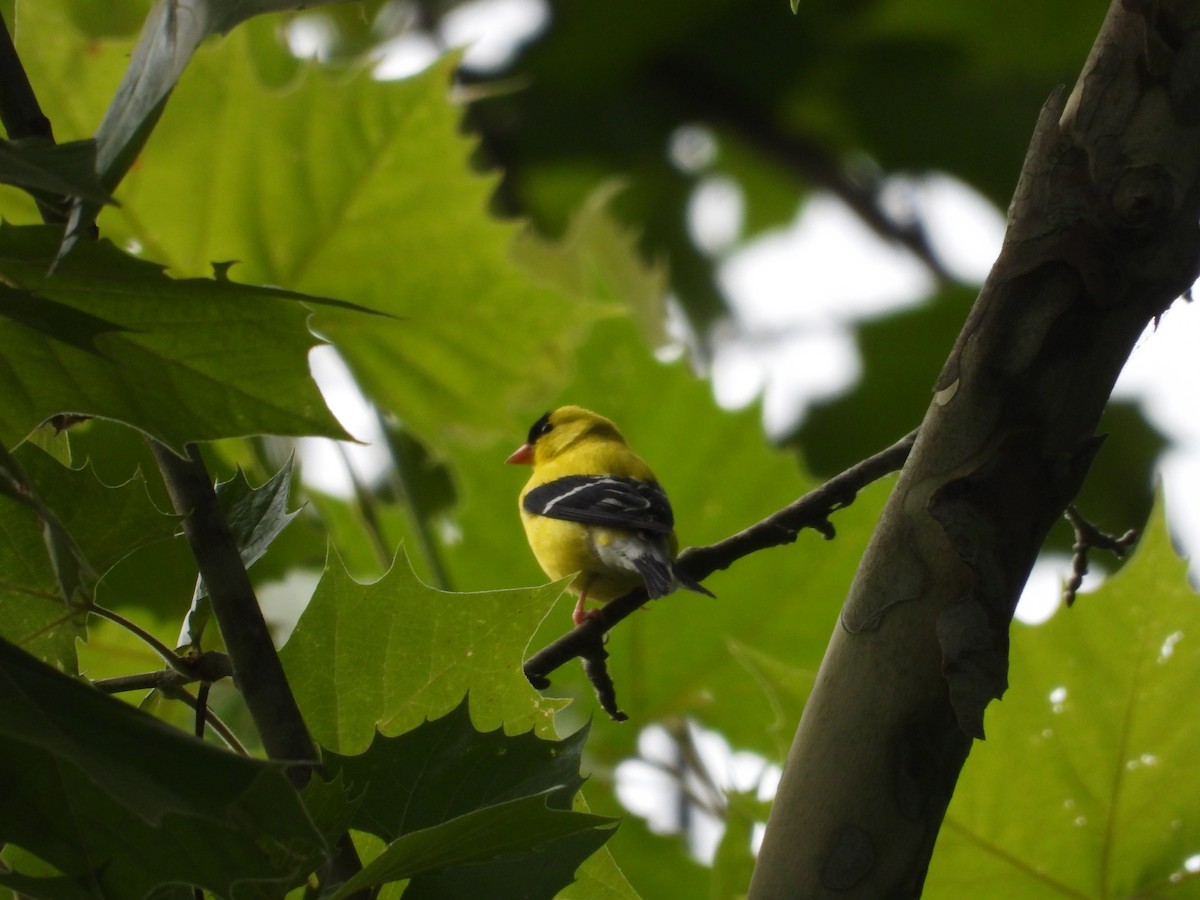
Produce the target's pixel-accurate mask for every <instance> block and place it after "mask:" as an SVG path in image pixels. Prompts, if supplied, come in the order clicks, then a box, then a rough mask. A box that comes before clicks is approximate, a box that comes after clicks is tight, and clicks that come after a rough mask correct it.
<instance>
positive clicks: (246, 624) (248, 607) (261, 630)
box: [150, 441, 369, 900]
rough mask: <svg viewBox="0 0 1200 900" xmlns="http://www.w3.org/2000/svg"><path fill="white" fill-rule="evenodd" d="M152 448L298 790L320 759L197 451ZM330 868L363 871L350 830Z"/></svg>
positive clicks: (267, 734) (336, 873)
mask: <svg viewBox="0 0 1200 900" xmlns="http://www.w3.org/2000/svg"><path fill="white" fill-rule="evenodd" d="M150 447H151V450H153V452H154V459H155V461H156V462H157V463H158V467H159V471H160V472H161V473H162V477H163V482H164V483H165V484H166V487H167V493H168V494H169V495H170V497H171V504H172V506H174V507H175V511H176V512H177V513H178V514H179V515H180V516H182V517H183V533H184V535H185V536H186V537H187V540H188V544H189V545H190V546H191V548H192V555H193V556H194V557H195V558H196V564H197V565H198V566H199V568H200V575H201V577H202V578H203V579H204V583H205V586H206V587H207V588H208V596H209V600H210V601H211V603H212V610H213V616H214V617H215V618H216V620H217V626H218V627H219V628H220V629H221V637H222V638H224V640H225V648H226V649H227V650H228V651H229V660H230V663H231V664H232V667H233V678H234V681H235V682H236V683H237V685H238V688H239V689H240V690H241V692H242V697H243V698H244V699H245V701H246V707H247V708H248V709H249V710H250V717H251V718H252V719H253V720H254V725H255V727H256V728H257V729H258V733H259V737H261V738H262V742H263V747H264V748H265V749H266V751H267V755H268V756H270V757H271V758H272V759H276V760H280V761H282V762H285V763H287V764H288V765H287V773H288V778H289V779H290V780H291V782H292V784H293V785H295V786H296V788H297V789H299V788H302V787H303V786H304V785H306V784H307V783H308V781H309V779H310V778H311V776H312V772H313V769H314V768H315V767H317V766H318V765H319V764H320V757H319V754H318V751H317V747H316V744H314V743H313V741H312V738H311V737H309V734H308V729H307V728H306V727H305V725H304V717H303V716H302V715H301V713H300V707H299V706H298V705H297V704H296V698H295V695H294V694H292V688H291V685H289V684H288V681H287V677H286V676H285V675H284V672H283V665H282V664H281V663H280V661H279V654H278V653H276V652H275V645H274V644H273V643H272V641H271V633H270V631H268V629H267V623H266V620H264V619H263V614H262V609H261V608H260V607H259V605H258V598H257V597H255V595H254V588H253V586H252V585H251V584H250V576H249V575H248V574H247V572H246V567H245V565H244V564H243V563H242V555H241V552H240V551H239V550H238V546H237V541H236V540H235V539H234V537H233V533H232V532H231V531H230V529H229V524H228V522H226V521H225V514H224V513H223V512H222V510H221V504H220V502H219V501H218V500H217V492H216V489H215V488H214V487H213V482H212V478H211V477H210V476H209V474H208V469H207V467H206V466H205V465H204V459H203V457H201V455H200V450H199V448H198V447H197V446H196V445H195V444H188V445H187V448H186V452H187V457H186V458H184V457H180V456H176V455H175V454H174V453H172V452H171V451H170V450H168V449H167V448H166V447H165V446H163V445H162V444H160V443H158V442H157V441H151V442H150ZM328 868H329V875H330V880H331V882H342V881H345V880H347V879H348V878H350V877H351V876H352V875H354V874H355V873H356V872H358V871H359V870H361V869H362V863H361V862H360V861H359V859H358V854H357V852H356V851H355V849H354V844H353V843H352V841H351V840H350V836H349V833H346V834H343V835H342V836H341V838H340V839H339V840H338V842H337V845H336V846H335V848H334V855H333V859H332V861H331V862H330V864H329V866H328ZM368 894H369V892H366V891H364V892H359V893H356V894H355V895H354V897H355V898H356V900H358V898H365V897H366V896H368Z"/></svg>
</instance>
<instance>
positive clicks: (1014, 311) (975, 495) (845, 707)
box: [749, 0, 1200, 900]
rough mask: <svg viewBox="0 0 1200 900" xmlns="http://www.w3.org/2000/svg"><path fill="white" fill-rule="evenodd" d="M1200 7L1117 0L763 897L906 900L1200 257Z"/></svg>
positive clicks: (848, 655)
mask: <svg viewBox="0 0 1200 900" xmlns="http://www.w3.org/2000/svg"><path fill="white" fill-rule="evenodd" d="M1198 218H1200V3H1196V2H1194V0H1193V2H1174V3H1172V2H1161V3H1154V2H1135V0H1125V2H1121V0H1116V2H1114V3H1113V4H1112V7H1111V9H1110V10H1109V14H1108V17H1107V18H1106V20H1105V22H1104V25H1103V27H1102V29H1101V32H1100V34H1099V36H1098V38H1097V39H1096V43H1095V46H1094V47H1093V49H1092V53H1091V55H1090V56H1089V58H1088V60H1087V63H1086V65H1085V67H1084V70H1083V74H1082V75H1081V76H1080V79H1079V82H1078V83H1077V84H1076V86H1075V88H1074V90H1073V91H1072V92H1071V93H1070V94H1069V95H1065V96H1064V94H1063V93H1062V92H1060V93H1057V94H1055V95H1054V96H1052V97H1051V99H1050V100H1049V102H1048V103H1047V104H1046V107H1045V109H1044V110H1043V113H1042V116H1041V118H1040V120H1039V122H1038V125H1037V129H1036V132H1035V134H1034V137H1033V141H1032V144H1031V146H1030V149H1029V153H1028V155H1027V157H1026V161H1025V166H1024V170H1023V172H1022V174H1021V178H1020V182H1019V184H1018V186H1017V190H1016V194H1015V196H1014V198H1013V202H1012V207H1011V209H1010V211H1009V226H1008V233H1007V235H1006V239H1005V243H1004V248H1003V250H1002V252H1001V254H1000V257H999V259H998V260H997V262H996V265H995V267H994V268H993V270H992V272H991V274H990V276H989V278H988V280H987V283H986V284H985V286H984V288H983V290H982V292H981V293H980V295H979V299H978V301H977V302H976V304H975V307H974V309H973V310H972V312H971V314H970V316H969V318H968V320H967V322H966V324H965V325H964V327H963V330H962V332H961V333H960V335H959V337H958V341H957V343H956V344H955V346H954V349H953V350H952V351H951V353H950V357H949V359H948V361H947V363H946V366H945V369H944V370H943V372H942V375H941V377H940V379H939V381H938V383H937V384H936V385H935V394H934V400H933V403H932V405H931V406H930V408H929V411H928V413H927V415H926V417H925V420H924V423H923V424H922V426H921V430H920V436H919V438H918V440H917V444H916V446H915V447H914V448H913V452H912V455H911V457H910V458H909V461H908V463H907V465H906V466H905V468H904V470H903V472H902V473H901V476H900V480H899V482H898V483H897V486H896V489H895V492H894V494H893V496H892V497H891V499H890V501H889V502H888V505H887V508H886V509H885V510H884V513H883V516H882V518H881V520H880V522H879V526H878V528H877V530H876V532H875V535H874V537H873V538H872V540H871V543H870V545H869V546H868V548H867V551H866V553H865V555H864V557H863V559H862V562H861V564H860V566H859V570H858V573H857V575H856V576H855V579H854V583H853V585H852V587H851V589H850V595H849V597H848V599H847V601H846V605H845V607H844V609H843V612H842V616H841V618H840V620H839V623H838V626H837V628H836V629H835V632H834V634H833V637H832V639H831V641H830V644H829V649H828V652H827V654H826V656H825V659H824V661H823V663H822V665H821V669H820V672H819V674H818V677H817V682H816V686H815V687H814V690H813V693H812V696H811V698H810V699H809V702H808V705H807V706H806V708H805V710H804V714H803V717H802V719H801V722H800V726H799V729H798V730H797V733H796V738H795V742H794V744H793V746H792V749H791V753H790V755H789V758H788V762H787V766H786V768H785V772H784V776H783V781H782V783H781V785H780V788H779V793H778V796H777V798H776V801H775V806H774V809H773V811H772V814H771V818H770V821H769V823H768V826H767V834H766V839H765V841H764V844H763V847H762V851H761V854H760V856H759V859H758V866H757V868H756V871H755V874H754V879H753V882H752V884H751V887H750V895H749V896H750V898H751V900H790V898H816V897H838V898H871V900H877V898H884V897H916V896H919V895H920V893H921V888H922V885H923V882H924V878H925V872H926V870H927V868H928V865H929V859H930V856H931V854H932V852H933V845H934V841H935V839H936V837H937V833H938V829H939V827H940V825H941V822H942V818H943V816H944V815H945V811H946V806H947V804H948V803H949V800H950V796H951V794H952V793H953V791H954V785H955V783H956V781H957V779H958V775H959V772H960V770H961V768H962V766H963V764H964V762H965V761H966V759H967V754H968V752H969V750H970V748H971V743H972V740H973V739H975V738H977V737H982V736H983V731H982V725H983V712H984V708H985V706H986V705H987V703H988V702H990V701H991V700H992V699H993V698H997V697H999V696H1000V695H1001V694H1002V693H1003V692H1004V690H1005V688H1006V686H1007V680H1006V677H1007V669H1008V627H1009V624H1010V622H1011V619H1012V613H1013V609H1014V607H1015V605H1016V601H1017V598H1018V596H1019V594H1020V591H1021V588H1022V586H1023V585H1024V583H1025V579H1026V577H1027V576H1028V573H1029V569H1030V567H1031V566H1032V565H1033V562H1034V559H1035V557H1036V555H1037V552H1038V550H1039V548H1040V547H1041V544H1042V542H1043V540H1044V539H1045V536H1046V533H1047V531H1048V530H1049V528H1050V526H1051V525H1052V523H1053V522H1054V521H1055V520H1056V519H1057V518H1058V516H1059V515H1060V514H1061V513H1062V511H1063V508H1064V506H1065V505H1066V504H1067V503H1068V502H1069V501H1070V500H1071V498H1072V497H1073V496H1074V495H1075V493H1076V491H1077V490H1078V489H1079V485H1080V483H1081V482H1082V480H1083V478H1084V476H1085V475H1086V473H1087V470H1088V467H1089V465H1090V463H1091V460H1092V458H1093V456H1094V455H1095V453H1096V451H1097V449H1098V446H1099V440H1098V439H1097V438H1096V436H1095V431H1096V427H1097V423H1098V421H1099V419H1100V415H1101V413H1102V411H1103V409H1104V406H1105V403H1106V402H1107V400H1108V397H1109V394H1110V392H1111V390H1112V387H1113V383H1114V382H1115V380H1116V377H1117V374H1118V373H1119V372H1120V369H1121V366H1122V365H1123V364H1124V362H1125V360H1126V358H1127V357H1128V355H1129V353H1130V351H1131V350H1132V348H1133V346H1134V343H1135V342H1136V341H1137V339H1138V337H1139V336H1140V335H1141V334H1142V332H1143V330H1144V329H1145V327H1146V326H1147V324H1149V323H1150V322H1151V321H1152V320H1153V319H1154V318H1155V317H1156V316H1158V315H1159V314H1161V313H1162V311H1163V310H1165V309H1166V308H1167V306H1168V305H1169V304H1170V303H1171V302H1172V301H1173V300H1174V299H1175V298H1176V297H1177V296H1178V295H1179V294H1181V293H1182V292H1183V291H1185V290H1187V289H1188V287H1189V286H1190V285H1191V283H1192V281H1193V280H1194V279H1195V277H1196V274H1197V268H1198V259H1200V231H1198V228H1197V220H1198Z"/></svg>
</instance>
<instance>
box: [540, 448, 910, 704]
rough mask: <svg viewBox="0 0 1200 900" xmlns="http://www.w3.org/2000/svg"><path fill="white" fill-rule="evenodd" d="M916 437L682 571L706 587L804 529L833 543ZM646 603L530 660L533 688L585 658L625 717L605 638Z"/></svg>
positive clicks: (623, 608)
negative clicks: (843, 514)
mask: <svg viewBox="0 0 1200 900" xmlns="http://www.w3.org/2000/svg"><path fill="white" fill-rule="evenodd" d="M916 437H917V433H916V432H915V431H913V432H911V433H909V434H907V435H905V436H904V437H903V438H901V439H900V440H899V441H897V442H896V443H895V444H893V445H892V446H890V447H888V448H887V449H886V450H881V451H880V452H878V453H876V454H875V455H873V456H870V457H868V458H867V459H864V460H862V461H861V462H858V463H856V464H854V465H853V466H851V467H850V468H849V469H847V470H846V471H844V472H842V473H841V474H840V475H835V476H834V477H833V478H831V479H829V481H827V482H825V483H824V484H823V485H821V486H820V487H818V488H816V489H815V490H812V491H809V492H808V493H807V494H805V495H804V496H803V497H801V498H800V499H799V500H796V501H795V502H794V503H791V504H790V505H788V506H785V507H784V508H783V509H781V510H779V512H777V513H774V514H773V515H770V516H768V517H767V518H765V519H763V520H762V521H761V522H757V523H755V524H754V525H751V526H750V527H749V528H746V529H744V530H742V531H739V532H738V533H737V534H735V535H732V536H731V537H728V538H725V540H723V541H719V542H718V543H716V544H711V545H710V546H707V547H691V548H689V549H687V550H685V551H684V552H683V553H681V554H680V556H679V561H678V563H677V566H678V568H680V569H682V570H683V571H684V572H685V573H686V574H688V575H690V576H691V577H692V578H694V579H696V580H697V581H703V580H704V579H705V578H707V577H708V576H709V575H711V574H712V573H713V572H716V571H718V570H720V569H727V568H729V566H731V565H733V563H735V562H736V561H737V560H739V559H741V558H742V557H744V556H749V555H750V554H751V553H756V552H758V551H759V550H765V549H767V548H768V547H778V546H780V545H782V544H789V543H791V542H792V541H794V540H796V536H797V535H798V534H799V533H800V531H801V530H802V529H804V528H812V529H814V530H815V531H819V532H820V533H821V534H822V535H824V536H825V538H826V539H829V538H832V537H833V536H834V531H833V525H832V524H831V523H830V521H829V516H830V515H832V514H833V513H834V512H836V511H837V510H839V509H843V508H845V507H847V506H849V505H850V504H851V503H853V502H854V498H855V497H857V496H858V492H859V491H860V490H862V489H863V488H864V487H866V486H867V485H869V484H871V483H872V482H875V481H878V480H879V479H880V478H882V477H883V476H884V475H887V474H888V473H889V472H895V471H896V470H898V469H900V468H901V467H902V466H903V465H904V462H905V460H907V459H908V454H909V452H910V451H911V450H912V446H913V441H915V440H916ZM648 599H649V598H648V596H647V594H646V591H645V589H644V588H637V589H635V590H633V591H630V592H629V593H628V594H626V595H625V596H623V597H618V598H617V599H616V600H613V601H612V602H611V603H609V604H608V605H607V606H605V607H604V610H603V615H602V616H593V617H589V618H588V619H585V620H584V622H583V624H582V625H579V626H577V627H576V628H574V629H573V630H572V631H569V632H567V633H566V634H565V635H563V636H562V637H560V638H559V639H558V640H556V641H554V642H552V643H550V644H548V645H547V646H545V647H543V648H542V649H541V650H539V651H538V652H537V653H535V654H533V655H532V656H531V657H529V659H527V660H526V661H525V666H524V671H525V677H526V678H528V679H529V682H530V684H532V685H533V686H534V687H536V688H538V689H539V690H540V689H544V688H546V687H548V686H549V684H550V678H549V676H550V673H551V672H553V671H555V670H556V669H558V668H559V667H560V666H562V665H564V664H565V663H567V662H569V661H570V660H572V659H574V658H575V657H582V658H584V659H585V660H586V665H585V669H586V670H587V672H588V678H589V680H591V681H592V684H593V686H594V687H595V688H596V691H597V694H598V695H599V697H600V700H601V704H602V706H603V708H604V710H605V711H606V712H608V714H609V715H610V716H613V718H620V717H624V713H621V712H620V710H619V708H618V707H617V703H616V697H615V694H614V692H613V687H612V680H611V679H610V678H609V677H608V673H607V671H605V666H604V659H605V657H606V656H607V653H606V652H605V651H604V643H603V641H604V634H605V633H606V632H607V631H608V630H609V629H611V628H612V627H613V626H614V625H616V624H617V623H618V622H620V621H621V620H622V619H624V618H625V617H626V616H628V615H630V614H632V613H633V612H634V611H635V610H637V609H639V608H640V607H641V606H642V605H643V604H645V603H646V602H647V600H648Z"/></svg>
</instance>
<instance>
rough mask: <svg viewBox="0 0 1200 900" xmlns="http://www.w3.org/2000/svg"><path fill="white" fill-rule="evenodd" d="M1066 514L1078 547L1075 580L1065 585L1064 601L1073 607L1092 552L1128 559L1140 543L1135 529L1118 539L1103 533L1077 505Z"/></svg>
mask: <svg viewBox="0 0 1200 900" xmlns="http://www.w3.org/2000/svg"><path fill="white" fill-rule="evenodd" d="M1063 515H1065V516H1066V517H1067V521H1068V522H1070V523H1071V527H1072V528H1073V529H1074V530H1075V545H1074V546H1073V547H1071V551H1072V555H1071V577H1070V578H1069V579H1067V583H1066V584H1064V585H1063V602H1065V603H1066V605H1067V606H1072V605H1073V604H1074V603H1075V598H1076V596H1077V595H1078V593H1079V588H1080V587H1081V586H1082V585H1083V576H1084V575H1086V574H1087V571H1088V553H1089V552H1090V551H1092V550H1107V551H1108V552H1109V553H1111V554H1113V555H1114V556H1116V557H1117V559H1124V558H1125V554H1126V553H1128V552H1129V548H1130V547H1132V546H1133V545H1134V544H1135V543H1136V542H1137V539H1138V533H1137V532H1136V531H1135V530H1133V529H1132V528H1131V529H1129V530H1128V531H1126V532H1125V533H1124V534H1123V535H1121V536H1120V537H1117V536H1116V535H1112V534H1109V533H1108V532H1105V531H1101V530H1100V529H1099V528H1097V527H1096V526H1095V525H1094V524H1092V523H1091V522H1089V521H1088V520H1087V519H1085V518H1084V517H1083V514H1082V513H1081V512H1080V511H1079V510H1078V509H1076V508H1075V504H1074V503H1070V504H1068V505H1067V508H1066V510H1065V511H1064V513H1063Z"/></svg>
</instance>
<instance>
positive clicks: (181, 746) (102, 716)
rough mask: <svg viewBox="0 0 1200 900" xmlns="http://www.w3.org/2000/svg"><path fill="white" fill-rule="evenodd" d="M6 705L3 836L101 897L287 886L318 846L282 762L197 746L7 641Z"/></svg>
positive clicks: (316, 859) (0, 807) (3, 666)
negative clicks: (180, 887) (180, 888)
mask: <svg viewBox="0 0 1200 900" xmlns="http://www.w3.org/2000/svg"><path fill="white" fill-rule="evenodd" d="M0 709H3V711H4V714H3V715H2V716H0V770H3V771H5V772H20V773H21V777H20V778H15V779H8V780H7V783H6V786H5V790H4V791H3V792H0V841H7V842H11V843H13V844H16V845H18V846H20V847H23V848H25V849H26V850H29V851H30V852H32V853H34V854H35V855H37V856H39V857H41V858H42V859H44V860H46V861H47V862H49V863H50V864H52V865H54V866H55V867H57V868H58V869H59V870H60V871H61V872H63V874H66V875H71V876H80V877H86V878H88V879H91V880H92V882H93V883H94V884H95V885H96V887H97V888H98V890H99V893H100V895H101V896H105V897H142V896H145V895H146V894H147V893H148V892H149V891H150V890H151V889H153V888H155V887H156V886H158V885H165V884H171V883H182V884H197V885H202V886H204V887H206V888H208V889H209V890H212V891H215V892H217V893H219V894H221V895H223V896H230V894H231V892H232V891H233V889H234V886H235V885H239V884H241V885H244V886H245V887H246V888H248V889H249V888H253V887H254V886H260V887H265V886H267V885H271V886H272V887H273V888H274V890H276V891H279V892H282V891H283V890H285V889H287V888H288V887H291V886H294V885H296V884H298V883H299V882H301V881H303V879H304V877H305V876H306V875H307V873H308V872H309V871H311V870H312V869H313V868H314V867H315V866H316V865H318V864H319V863H320V861H321V859H322V858H323V856H324V854H325V852H326V850H325V844H324V842H323V841H322V840H321V838H320V836H319V835H318V833H317V832H316V830H315V829H314V828H313V825H312V823H311V822H310V821H309V819H308V817H307V816H306V815H305V813H304V809H303V807H302V806H301V804H300V800H299V797H298V796H297V794H296V793H295V791H294V790H293V789H292V788H291V786H290V785H289V784H288V782H287V779H286V778H285V776H284V774H283V771H282V770H281V769H280V768H279V767H278V766H275V765H271V764H268V763H263V762H257V761H254V760H250V759H247V758H245V757H239V756H235V755H233V754H231V753H227V752H225V751H222V750H218V749H216V748H214V747H212V746H211V745H207V744H203V743H201V742H199V741H197V740H195V739H194V738H191V737H189V736H188V735H186V734H184V733H183V732H181V731H178V730H176V729H174V728H171V727H169V726H167V725H164V724H163V723H161V722H158V721H157V720H154V719H151V718H150V717H148V716H146V715H144V714H142V713H140V712H138V711H136V710H134V709H132V708H131V707H129V706H128V705H126V704H124V703H121V702H120V701H118V700H115V699H112V698H110V697H107V696H104V695H102V694H100V693H98V692H96V691H94V690H92V689H91V688H89V687H87V686H85V685H84V684H83V683H82V682H79V681H76V680H73V679H71V678H69V677H67V676H65V675H62V674H60V673H58V672H56V671H54V670H53V669H51V668H49V667H47V666H45V665H43V664H42V663H39V662H38V661H37V660H35V659H34V658H33V657H31V656H29V655H28V654H25V653H23V652H21V651H20V650H18V649H16V648H15V647H13V646H12V645H11V644H9V643H7V642H4V641H0ZM100 736H103V739H102V740H101V739H99V738H100ZM183 773H186V777H185V776H184V774H183Z"/></svg>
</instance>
